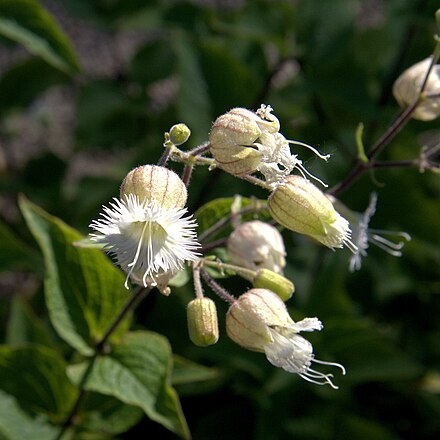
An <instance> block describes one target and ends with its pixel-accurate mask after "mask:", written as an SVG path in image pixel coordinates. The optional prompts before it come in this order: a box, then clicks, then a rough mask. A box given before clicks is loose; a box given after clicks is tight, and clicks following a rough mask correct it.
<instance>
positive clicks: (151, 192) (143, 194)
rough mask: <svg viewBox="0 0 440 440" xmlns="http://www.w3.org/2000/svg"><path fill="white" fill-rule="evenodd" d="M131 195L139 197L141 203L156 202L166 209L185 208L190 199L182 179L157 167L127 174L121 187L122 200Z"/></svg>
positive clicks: (140, 169) (153, 166)
mask: <svg viewBox="0 0 440 440" xmlns="http://www.w3.org/2000/svg"><path fill="white" fill-rule="evenodd" d="M129 194H133V195H134V196H137V197H138V199H139V202H141V203H142V202H143V201H151V200H154V201H155V202H156V203H157V204H158V205H159V206H161V207H164V208H183V207H184V206H185V203H186V200H187V197H188V194H187V190H186V187H185V184H184V183H183V182H182V180H181V179H180V177H179V176H178V175H177V174H176V173H175V172H174V171H171V170H169V169H168V168H165V167H161V166H157V165H142V166H139V167H137V168H134V169H133V170H131V171H130V172H129V173H128V174H127V176H126V177H125V179H124V181H123V182H122V185H121V190H120V198H121V200H124V199H125V198H126V197H127V196H128V195H129Z"/></svg>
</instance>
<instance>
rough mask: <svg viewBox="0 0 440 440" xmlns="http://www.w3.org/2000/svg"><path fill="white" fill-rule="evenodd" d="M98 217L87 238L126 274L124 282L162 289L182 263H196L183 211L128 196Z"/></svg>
mask: <svg viewBox="0 0 440 440" xmlns="http://www.w3.org/2000/svg"><path fill="white" fill-rule="evenodd" d="M103 209H104V211H103V214H102V218H101V219H99V220H94V221H93V222H92V223H91V224H90V227H91V228H92V229H94V230H95V231H97V232H98V233H97V234H91V239H92V240H93V241H96V242H98V243H102V244H103V245H104V249H105V250H106V251H107V252H109V253H111V254H113V255H114V257H115V259H116V262H117V264H118V265H119V266H121V268H122V269H123V270H124V271H125V272H126V273H127V278H126V282H125V286H126V287H127V288H128V280H129V278H131V279H132V280H133V281H134V282H135V283H137V284H142V285H143V286H144V287H147V286H158V287H159V288H160V287H164V286H166V284H167V282H168V281H169V279H170V278H171V277H172V276H173V275H175V274H176V273H177V272H178V271H179V270H180V269H182V268H183V265H184V263H185V262H186V261H196V260H197V259H198V257H197V255H198V254H197V252H196V251H197V249H198V248H199V247H200V245H199V243H198V242H197V237H196V232H195V227H196V223H195V222H194V220H192V219H191V218H190V217H184V214H185V213H186V212H187V211H186V209H185V208H176V207H172V208H168V207H165V206H160V205H158V204H157V202H156V201H155V200H154V199H153V200H143V201H139V198H138V196H135V195H133V194H129V195H127V196H125V197H124V198H123V199H122V200H120V199H118V198H114V202H113V203H110V207H105V206H104V208H103Z"/></svg>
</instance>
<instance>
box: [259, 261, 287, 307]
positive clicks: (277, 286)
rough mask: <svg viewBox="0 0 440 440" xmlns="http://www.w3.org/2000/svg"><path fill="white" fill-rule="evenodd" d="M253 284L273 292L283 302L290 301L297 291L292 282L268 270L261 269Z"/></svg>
mask: <svg viewBox="0 0 440 440" xmlns="http://www.w3.org/2000/svg"><path fill="white" fill-rule="evenodd" d="M252 284H253V286H254V287H257V288H261V289H269V290H271V291H272V292H274V293H276V294H277V295H278V296H279V297H280V298H281V299H282V300H283V301H287V300H288V299H290V298H291V297H292V294H293V292H294V291H295V286H294V285H293V283H292V281H290V280H289V279H287V278H286V277H284V276H282V275H280V274H279V273H276V272H273V271H271V270H268V269H260V270H259V271H258V272H257V275H256V276H255V278H254V279H253V280H252Z"/></svg>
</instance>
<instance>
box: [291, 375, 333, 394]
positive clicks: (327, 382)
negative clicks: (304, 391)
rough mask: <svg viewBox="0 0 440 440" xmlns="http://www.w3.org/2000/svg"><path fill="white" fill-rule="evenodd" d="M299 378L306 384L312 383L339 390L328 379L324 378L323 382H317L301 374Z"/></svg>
mask: <svg viewBox="0 0 440 440" xmlns="http://www.w3.org/2000/svg"><path fill="white" fill-rule="evenodd" d="M299 376H300V377H302V378H303V379H304V380H306V381H307V382H311V383H314V384H316V385H327V384H328V385H330V386H331V387H332V388H333V389H334V390H338V389H339V387H337V386H336V385H335V384H334V383H333V382H332V381H331V380H330V379H328V378H325V379H326V380H325V382H318V381H317V380H313V379H310V377H307V375H305V374H301V373H299Z"/></svg>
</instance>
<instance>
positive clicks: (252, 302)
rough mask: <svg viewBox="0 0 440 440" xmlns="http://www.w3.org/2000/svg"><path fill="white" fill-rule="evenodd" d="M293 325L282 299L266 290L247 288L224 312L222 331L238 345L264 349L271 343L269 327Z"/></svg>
mask: <svg viewBox="0 0 440 440" xmlns="http://www.w3.org/2000/svg"><path fill="white" fill-rule="evenodd" d="M292 324H293V321H292V319H291V318H290V316H289V313H288V312H287V309H286V306H285V304H284V302H283V301H282V299H281V298H280V297H279V296H278V295H276V294H275V293H273V292H271V291H270V290H267V289H250V290H248V291H247V292H246V293H244V294H243V295H241V296H240V297H239V298H238V299H237V301H236V302H235V303H234V304H232V305H231V307H230V308H229V310H228V313H227V314H226V333H227V334H228V336H229V337H230V338H231V339H232V340H233V341H234V342H236V343H237V344H238V345H241V346H242V347H244V348H246V349H248V350H252V351H259V352H264V347H265V346H266V345H267V344H269V343H271V342H272V336H271V333H270V330H269V328H270V326H280V327H289V326H291V325H292Z"/></svg>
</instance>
